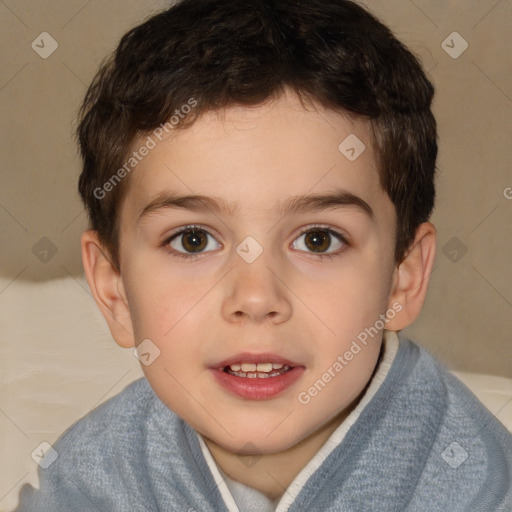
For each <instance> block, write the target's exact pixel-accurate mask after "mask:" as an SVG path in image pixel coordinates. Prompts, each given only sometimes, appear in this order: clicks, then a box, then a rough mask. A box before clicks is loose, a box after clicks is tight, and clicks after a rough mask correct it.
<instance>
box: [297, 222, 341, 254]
mask: <svg viewBox="0 0 512 512" xmlns="http://www.w3.org/2000/svg"><path fill="white" fill-rule="evenodd" d="M302 239H303V240H302ZM333 241H334V247H332V245H333ZM346 245H348V243H347V241H346V240H345V238H344V237H343V235H341V234H339V233H337V232H336V231H333V230H331V229H327V228H320V227H318V228H312V229H309V230H308V231H304V232H303V233H302V234H301V235H300V236H299V237H298V238H297V239H296V240H295V241H294V243H293V248H294V249H299V250H301V251H305V252H310V253H317V254H324V253H325V254H326V255H331V254H333V253H334V252H336V250H339V249H342V248H343V247H344V246H346ZM331 247H332V250H331V251H329V252H327V250H328V249H331Z"/></svg>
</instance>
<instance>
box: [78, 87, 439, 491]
mask: <svg viewBox="0 0 512 512" xmlns="http://www.w3.org/2000/svg"><path fill="white" fill-rule="evenodd" d="M349 134H356V135H357V137H358V138H359V139H361V140H362V141H363V142H364V144H365V146H366V150H365V151H364V152H363V153H362V154H361V155H360V156H359V157H358V158H357V159H356V160H355V161H353V162H351V161H349V160H348V159H347V158H345V156H343V155H342V154H341V152H340V151H339V150H338V146H339V144H340V142H341V141H343V140H344V139H345V138H346V137H347V136H348V135H349ZM142 140H145V137H144V138H141V141H142ZM137 144H140V141H136V143H135V144H134V147H137ZM129 179H130V186H129V188H128V192H127V195H126V198H125V200H124V202H123V203H122V207H121V211H120V240H119V243H120V255H121V256H120V271H119V272H118V271H116V270H115V268H114V267H113V266H112V265H111V263H110V259H109V256H108V253H107V251H106V250H105V249H104V248H103V247H102V245H101V243H100V242H99V241H98V237H97V234H96V232H94V231H87V232H85V233H84V234H83V236H82V255H83V262H84V268H85V272H86V276H87V280H88V282H89V285H90V287H91V290H92V293H93V295H94V298H95V300H96V301H97V303H98V305H99V307H100V309H101V310H102V312H103V314H104V315H105V318H106V320H107V322H108V324H109V327H110V330H111V332H112V335H113V337H114V339H115V340H116V341H117V343H118V344H119V345H121V346H122V347H133V346H136V345H138V344H140V343H141V342H142V341H143V340H145V339H149V340H151V342H152V343H154V344H155V345H156V346H157V347H158V348H159V350H160V356H159V357H158V358H156V359H155V360H154V362H152V364H150V365H148V366H142V368H143V370H144V373H145V376H146V378H147V379H148V381H149V383H150V384H151V386H152V387H153V389H154V390H155V392H156V394H157V395H158V396H159V398H160V399H161V400H162V401H163V402H164V403H165V404H166V405H167V406H168V407H169V408H170V409H172V410H173V411H174V412H176V413H177V414H178V415H179V416H181V417H182V418H183V419H184V420H185V421H186V422H188V423H189V424H190V425H191V426H192V427H193V428H194V429H195V430H196V431H197V432H199V433H200V434H201V435H202V436H203V438H204V440H205V442H206V444H207V446H208V448H209V449H210V452H211V453H212V455H213V457H214V459H215V461H216V462H217V464H218V465H219V466H220V467H221V468H222V469H223V470H224V471H225V472H226V473H227V474H228V475H231V477H232V478H234V479H236V480H238V481H240V482H243V483H245V484H246V485H249V486H252V487H254V488H256V489H258V490H260V491H261V492H263V493H264V494H266V495H267V496H269V497H270V498H272V499H275V498H278V497H279V496H280V495H282V493H283V492H284V490H285V489H286V488H287V487H288V486H289V484H290V483H291V482H292V480H293V479H294V478H295V476H296V475H297V474H298V473H299V472H300V470H301V469H302V468H303V467H304V466H305V465H306V464H307V462H308V461H309V460H310V459H311V458H312V457H313V456H314V455H315V453H316V452H317V451H318V450H319V449H320V447H321V446H322V445H323V444H324V443H325V441H326V440H327V439H328V437H329V436H330V435H331V434H332V432H334V430H335V429H336V428H337V427H338V426H339V425H340V423H341V422H342V421H343V420H344V419H345V418H346V416H347V415H348V414H349V413H350V411H351V410H352V409H353V408H354V407H355V405H356V404H357V403H358V401H359V400H360V398H361V396H362V394H363V392H364V390H365V388H366V386H367V385H368V383H369V381H370V378H371V376H372V373H373V371H374V370H375V367H376V364H377V362H378V358H379V351H380V347H381V342H382V331H380V332H379V335H377V336H375V337H374V338H373V339H372V340H371V342H370V343H368V344H367V346H366V347H364V348H363V349H362V350H361V352H360V353H359V354H357V356H355V357H354V358H353V359H352V361H350V363H349V364H348V365H347V366H346V367H345V368H344V369H343V371H342V372H339V373H338V374H337V375H336V377H335V378H333V379H332V380H331V382H329V383H328V385H326V386H325V388H324V389H323V390H322V391H321V392H320V393H318V395H317V396H315V397H313V398H312V399H311V401H310V402H309V403H308V404H306V405H304V404H302V403H300V402H299V401H298V398H297V397H298V394H299V393H300V392H303V391H307V390H308V388H309V387H310V386H311V385H312V384H313V383H314V382H315V381H316V380H317V379H319V378H321V376H322V374H323V373H324V372H326V371H327V369H328V368H329V367H331V366H332V365H333V363H334V362H335V361H336V359H337V357H338V355H340V354H343V353H344V352H345V351H346V350H348V349H349V347H350V345H351V343H352V341H353V340H354V339H355V338H356V337H357V335H358V334H359V333H360V332H362V331H364V329H365V328H367V327H370V326H373V325H374V324H375V322H376V321H377V320H378V319H379V315H381V314H385V313H386V311H387V310H388V309H390V308H392V307H393V304H397V303H398V304H400V305H401V307H402V309H401V311H400V313H398V314H397V315H396V316H395V317H394V318H393V319H392V320H390V321H389V322H388V323H387V325H386V328H387V329H391V330H400V329H402V328H404V327H405V326H407V325H409V324H410V323H411V322H412V321H414V319H415V318H416V317H417V315H418V314H419V311H420V309H421V306H422V304H423V301H424V297H425V293H426V290H427V284H428V277H429V275H430V272H431V269H432V265H433V261H434V254H435V228H434V226H433V225H432V224H431V223H428V222H427V223H424V224H422V225H421V226H420V227H419V228H418V230H417V233H416V238H415V240H414V242H413V244H412V245H411V248H410V250H409V252H408V254H407V256H406V258H405V259H404V260H403V261H402V262H401V263H400V264H399V265H398V264H396V262H395V261H394V259H393V255H394V246H395V231H396V213H395V208H394V206H393V204H392V202H391V201H390V199H389V197H388V196H387V194H386V193H385V191H384V190H383V189H382V188H381V187H380V185H379V179H378V172H377V167H376V163H375V160H374V153H373V150H372V147H371V140H370V137H369V132H368V126H367V125H366V124H365V123H364V122H363V121H361V120H358V119H351V118H349V117H348V116H345V115H342V114H339V113H335V112H333V111H330V110H326V109H324V108H322V107H320V106H319V105H310V106H309V107H307V108H304V106H303V105H302V104H301V103H300V101H299V100H298V98H297V96H296V95H295V94H293V93H292V92H290V91H286V92H285V93H284V94H283V95H281V96H280V97H279V98H277V99H274V100H269V101H267V102H265V103H264V104H262V105H259V106H257V107H238V106H236V107H234V106H232V107H229V108H227V109H225V110H223V111H222V112H219V111H214V112H210V113H207V114H203V115H202V116H201V117H200V118H199V119H198V120H197V121H196V122H195V123H194V124H193V125H192V126H191V127H190V128H187V129H185V130H176V131H175V132H173V133H172V134H171V136H170V137H168V138H167V139H166V140H164V141H162V142H159V143H158V144H157V146H156V147H155V148H154V149H152V150H151V151H150V153H149V154H148V155H147V156H146V157H145V158H144V159H143V160H142V161H141V162H140V163H139V164H138V165H137V167H136V169H135V170H134V171H133V172H132V174H131V175H130V178H129ZM337 189H343V190H345V191H348V192H350V193H352V194H354V195H355V196H358V197H360V198H362V199H363V200H364V201H365V202H366V203H367V204H369V205H370V207H371V208H372V210H373V217H372V218H370V217H369V216H368V215H367V214H366V213H364V211H363V210H362V209H361V208H358V207H357V206H354V205H344V206H341V207H336V208H331V209H327V210H324V211H310V212H302V213H293V214H290V215H285V216H283V215H282V214H280V213H277V212H274V211H273V208H274V207H275V206H276V205H277V204H279V203H282V202H283V201H286V200H287V199H288V198H290V197H292V196H305V195H312V194H325V193H329V192H332V191H334V190H337ZM164 192H172V193H176V194H180V195H181V194H182V195H187V194H202V195H205V196H210V197H216V198H222V199H223V200H225V201H226V202H235V203H236V205H237V207H238V208H237V209H236V210H234V211H232V212H225V213H220V212H214V211H213V210H211V209H209V210H207V211H205V212H194V211H190V210H184V209H174V208H159V209H156V210H153V211H152V212H150V213H147V214H146V215H143V216H142V219H139V216H140V215H141V212H142V211H143V209H144V208H145V206H146V205H148V204H149V203H150V202H151V201H152V200H153V199H154V198H155V197H157V196H158V195H159V194H161V193H164ZM188 224H199V225H200V226H201V228H202V229H205V230H207V231H208V233H209V234H210V235H211V236H208V235H205V236H206V240H207V241H208V242H207V244H206V242H205V244H204V245H202V246H201V247H202V249H201V250H202V252H201V253H200V254H199V256H198V257H197V258H195V259H192V260H188V259H185V258H182V257H179V256H176V253H178V252H179V251H181V252H182V253H186V252H187V251H186V248H185V247H184V245H183V243H184V237H183V236H182V237H180V236H178V237H176V238H174V239H173V242H172V245H169V244H167V245H165V244H164V245H162V243H163V242H164V241H165V240H166V239H168V238H169V237H170V236H171V235H173V234H174V233H176V232H177V231H179V228H183V226H186V225H188ZM315 224H321V225H322V227H323V229H325V227H328V228H329V229H331V230H333V231H335V232H338V233H340V234H343V235H344V236H345V237H346V239H347V241H348V244H343V243H340V242H339V241H337V239H336V238H335V237H334V236H333V237H330V238H329V237H327V238H328V239H329V240H330V241H331V245H330V247H329V248H328V249H327V250H325V252H326V253H329V254H334V256H333V257H332V258H327V257H324V258H323V259H322V258H320V257H319V255H318V253H316V252H314V248H313V249H311V245H309V246H308V245H307V244H306V241H307V240H306V239H307V235H304V234H301V233H303V231H307V230H308V229H310V231H318V228H311V226H312V225H315ZM323 233H325V231H323ZM203 234H204V233H203ZM248 236H251V237H252V238H254V239H255V240H256V241H257V242H258V244H259V245H260V246H261V248H262V249H263V252H262V253H261V255H260V256H259V257H258V258H257V259H256V260H255V261H254V262H252V263H247V262H246V261H245V260H244V259H242V258H241V257H240V256H239V254H237V252H236V248H237V247H238V246H239V244H240V243H241V242H242V241H243V240H244V239H245V238H246V237H248ZM187 247H188V248H189V249H190V245H188V246H187ZM323 247H324V246H323ZM240 352H251V353H261V352H272V353H274V354H278V355H280V356H282V357H285V358H287V359H291V360H293V361H296V362H299V363H300V364H301V365H303V366H304V367H305V370H304V372H303V374H302V375H301V377H300V378H299V379H298V380H297V381H296V382H295V383H294V384H293V385H292V386H291V387H290V388H288V389H286V390H285V391H284V392H283V393H281V394H280V395H278V396H277V397H275V398H272V399H268V400H248V399H242V398H239V397H236V396H233V395H232V394H230V393H229V392H227V391H225V390H224V389H223V388H221V387H220V386H219V385H218V384H217V382H216V381H215V379H214V378H213V376H212V372H211V370H210V369H209V368H210V367H211V366H212V365H215V363H219V362H220V361H222V360H224V359H226V358H228V357H231V356H233V355H235V354H238V353H240ZM247 443H251V445H250V446H247ZM251 454H256V455H257V456H258V457H259V459H258V460H257V462H256V463H255V464H254V465H246V463H245V460H244V459H243V457H241V455H251Z"/></svg>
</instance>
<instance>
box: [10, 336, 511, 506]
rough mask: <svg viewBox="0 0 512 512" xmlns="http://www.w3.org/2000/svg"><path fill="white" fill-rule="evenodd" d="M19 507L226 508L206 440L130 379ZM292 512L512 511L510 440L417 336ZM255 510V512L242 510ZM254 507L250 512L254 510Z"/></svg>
mask: <svg viewBox="0 0 512 512" xmlns="http://www.w3.org/2000/svg"><path fill="white" fill-rule="evenodd" d="M54 448H55V450H56V451H57V453H58V455H59V456H58V458H57V460H56V461H55V462H53V463H52V464H51V465H50V466H49V467H48V468H47V469H40V473H39V475H40V476H39V478H40V483H41V489H40V490H39V491H36V490H34V489H33V488H32V487H30V486H28V485H26V486H25V487H24V488H23V489H22V491H21V493H20V499H21V502H20V507H19V508H18V509H17V512H98V511H102V512H150V511H151V512H153V511H154V512H157V511H160V512H164V511H165V512H167V511H180V512H225V511H226V510H227V508H226V505H225V503H224V501H223V498H222V496H221V494H220V492H219V490H218V488H217V485H216V483H215V481H214V479H213V477H212V474H211V471H210V469H209V467H208V465H207V462H206V460H205V458H204V456H203V452H202V451H201V447H200V444H199V440H198V436H197V435H196V433H195V431H194V430H192V429H191V428H190V427H189V426H188V425H187V424H186V423H184V422H183V421H182V420H181V419H180V418H178V417H177V416H176V415H175V414H174V413H173V412H172V411H170V410H169V409H168V408H167V407H166V406H165V405H164V404H163V403H162V402H161V401H160V400H159V399H158V398H157V397H156V395H155V394H154V392H153V390H152V389H151V387H150V386H149V384H148V383H147V381H146V380H145V379H140V380H138V381H136V382H134V383H132V384H130V385H129V386H128V387H127V388H126V389H125V390H124V391H123V392H122V393H120V394H119V395H117V396H116V397H114V398H112V399H111V400H109V401H108V402H106V403H104V404H102V405H101V406H99V407H98V408H96V409H95V410H94V411H92V412H91V413H90V414H88V415H87V416H86V417H85V418H83V419H81V420H80V421H78V422H77V423H76V424H75V425H73V426H72V427H71V428H69V429H68V430H67V431H66V432H65V433H64V434H63V435H62V437H61V438H60V439H59V441H58V442H57V443H56V444H55V446H54ZM288 510H289V511H290V512H292V511H293V512H299V511H309V512H334V511H343V512H373V511H379V512H392V511H393V512H397V511H407V512H419V511H421V512H438V511H439V512H441V511H442V512H445V511H446V512H458V511H460V512H462V511H464V512H485V511H489V512H491V511H492V512H496V511H500V512H511V511H512V436H511V435H510V433H509V432H508V431H507V430H506V429H505V427H503V425H501V423H500V422H499V421H497V420H496V419H495V418H494V417H493V416H492V414H491V413H490V412H489V411H488V410H487V409H486V408H485V407H484V406H483V405H481V404H480V402H478V400H477V399H476V398H475V397H474V396H473V395H472V394H471V392H470V391H469V390H468V389H467V388H466V387H465V386H464V385H463V384H462V383H461V382H460V381H458V380H457V379H456V378H455V377H453V376H452V375H451V374H449V373H448V372H447V371H446V370H445V369H444V368H443V367H442V366H441V365H439V363H437V362H436V361H435V360H433V359H432V358H431V356H430V355H429V354H428V353H427V352H425V351H424V350H423V349H421V348H419V347H418V346H417V345H415V344H414V343H413V342H411V341H409V340H406V339H404V338H402V337H400V346H399V349H398V352H397V354H396V356H395V359H394V361H393V363H392V365H391V368H390V370H389V372H388V374H387V376H386V377H385V380H384V381H383V383H382V384H381V386H380V387H379V388H378V390H377V392H376V394H375V395H374V396H373V398H372V399H371V400H370V402H369V403H368V405H367V406H366V407H365V408H364V409H363V410H362V412H361V415H360V416H359V418H358V420H357V421H356V423H355V424H354V425H352V426H351V427H350V429H349V430H348V432H347V433H346V435H345V437H344V438H343V440H342V441H341V443H340V444H339V445H338V446H337V447H336V448H335V449H334V450H333V451H332V452H331V453H330V454H329V456H328V457H327V459H326V460H325V461H324V463H323V464H322V465H321V466H320V467H319V468H318V470H316V472H315V473H314V474H313V475H312V476H311V477H310V478H309V480H308V481H307V483H306V484H305V485H304V487H303V488H302V489H301V491H300V492H299V494H298V495H297V497H296V499H295V501H294V502H293V504H292V505H291V506H290V508H289V509H288ZM241 512H245V511H241ZM251 512H252V511H251Z"/></svg>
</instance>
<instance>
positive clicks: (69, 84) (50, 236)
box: [0, 0, 512, 376]
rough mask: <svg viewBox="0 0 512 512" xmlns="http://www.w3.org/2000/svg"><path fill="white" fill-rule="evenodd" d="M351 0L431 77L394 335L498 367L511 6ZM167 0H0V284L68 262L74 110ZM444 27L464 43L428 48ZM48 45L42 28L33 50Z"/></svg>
mask: <svg viewBox="0 0 512 512" xmlns="http://www.w3.org/2000/svg"><path fill="white" fill-rule="evenodd" d="M363 3H364V4H366V5H367V6H368V7H370V8H371V9H372V10H373V11H374V12H375V13H376V14H377V15H378V16H380V17H381V19H382V20H383V21H385V22H386V23H388V24H389V25H390V27H391V28H392V29H393V30H394V31H395V32H396V34H397V35H398V37H399V38H401V40H403V41H404V42H405V43H406V44H408V45H409V47H410V48H411V49H412V50H413V51H414V52H415V53H416V54H418V55H419V56H420V57H421V58H422V60H423V62H424V65H425V67H426V68H427V69H428V70H429V73H430V75H431V77H432V80H433V81H434V83H435V85H436V86H437V96H436V100H435V114H436V116H437V119H438V122H439V132H440V157H439V162H438V166H439V177H438V182H437V187H438V201H437V207H436V211H435V214H434V217H433V221H434V222H435V223H436V225H437V228H438V254H437V259H436V265H435V270H434V272H433V274H432V278H431V284H430V289H429V293H428V298H427V301H426V304H425V307H424V311H423V312H422V315H421V317H420V318H419V319H418V320H417V322H416V323H415V324H414V325H413V326H411V327H410V328H409V329H407V333H408V334H410V335H411V336H414V337H415V339H417V340H418V341H419V342H421V343H422V344H423V345H424V346H426V347H428V348H430V349H431V350H432V351H433V352H434V353H436V354H438V355H439V357H441V358H442V359H443V360H444V361H445V362H447V363H448V364H449V365H451V366H452V367H455V368H459V369H466V370H471V371H479V372H487V373H494V374H501V375H508V376H510V375H512V369H511V368H512V358H511V350H510V349H511V333H512V270H511V265H510V263H511V256H510V255H511V254H512V227H511V226H512V222H511V219H512V199H507V198H506V197H505V193H506V192H505V193H504V191H506V190H508V191H509V192H510V195H509V197H512V189H507V187H512V172H511V169H512V166H511V160H512V152H511V150H510V139H511V134H512V129H511V118H512V62H511V59H512V53H511V51H510V44H509V40H510V38H509V29H510V27H511V26H512V5H511V4H510V2H507V1H504V0H502V1H496V0H479V1H476V0H471V1H469V0H451V1H445V0H415V1H414V2H413V1H407V0H392V1H386V2H381V1H377V0H366V1H365V2H363ZM167 4H168V2H165V1H162V0H152V1H144V2H142V1H136V0H129V1H127V0H122V1H121V0H113V1H110V2H95V1H91V2H87V1H85V0H74V1H69V0H68V1H62V0H58V1H57V0H54V1H48V0H46V1H39V2H35V1H33V0H32V1H29V0H17V1H14V0H5V2H1V3H0V59H1V66H0V69H1V75H0V120H1V121H0V123H1V124H0V130H1V132H0V154H1V162H0V172H1V188H0V244H1V256H0V257H1V261H0V263H1V274H2V276H3V277H7V278H9V280H11V279H12V280H13V281H12V282H11V284H10V285H9V287H8V288H7V289H5V290H2V291H0V293H5V294H9V293H11V292H12V290H13V287H16V286H17V283H18V282H21V281H23V280H29V281H41V280H48V279H52V278H55V277H63V276H66V275H69V274H71V275H73V276H77V275H79V274H81V272H82V268H81V262H80V255H79V236H80V233H81V231H82V230H83V229H84V228H85V226H86V219H85V215H84V211H83V208H82V206H81V203H80V202H79V199H78V196H77V193H76V182H77V177H78V174H79V161H78V159H77V155H76V148H75V145H74V142H73V122H74V116H75V114H76V110H77V107H78V104H79V101H80V100H81V98H82V96H83V94H84V92H85V90H86V85H87V84H88V83H89V81H90V80H91V78H92V76H93V73H94V71H95V70H96V68H97V66H98V64H99V62H100V60H101V59H102V58H103V57H104V56H105V55H106V54H107V53H108V52H109V51H110V50H112V49H113V48H114V46H115V45H116V43H117V41H118V39H119V37H120V36H121V35H122V34H123V33H124V32H125V31H126V30H127V29H128V28H129V27H131V26H132V25H133V24H134V23H136V22H139V21H141V20H142V19H143V18H144V17H146V16H148V15H150V14H151V13H152V12H154V11H156V10H159V9H160V8H162V7H164V6H165V5H167ZM454 31H456V32H458V33H460V34H461V35H462V37H463V38H464V39H465V40H466V41H467V43H468V45H469V46H468V48H467V50H466V51H465V52H464V53H463V54H462V55H460V56H459V57H458V58H455V59H454V58H452V57H450V56H449V55H448V54H447V53H446V51H445V50H444V49H443V48H442V47H441V43H442V42H443V40H445V39H446V38H447V36H448V35H449V34H451V33H452V32H454ZM41 32H48V33H49V34H51V36H52V37H53V38H54V39H55V40H56V41H57V43H58V48H57V50H56V51H55V52H54V53H53V54H52V55H50V56H49V57H48V58H47V59H43V58H41V57H40V56H39V55H38V54H37V53H36V51H34V50H33V49H32V47H31V43H32V41H34V40H35V42H36V43H38V44H39V45H40V46H42V43H41V42H40V40H41V38H38V37H37V36H39V34H40V33H41ZM448 41H450V40H448ZM448 44H451V43H450V42H449V43H448ZM49 45H50V42H49V41H48V40H46V41H45V48H44V49H43V48H39V51H48V49H49V48H50V46H49ZM454 45H455V47H454V51H456V50H458V49H459V48H460V43H459V42H454ZM43 237H45V238H44V239H43V241H40V240H41V239H42V238H43ZM48 240H50V241H51V242H49V241H48ZM38 242H39V245H37V244H38ZM34 248H35V249H34ZM41 250H48V251H49V252H48V253H47V257H48V258H50V259H49V260H48V261H47V262H44V261H40V259H38V257H37V256H36V255H35V254H34V252H38V251H39V256H43V255H44V254H42V253H41V252H40V251H41ZM52 251H53V252H55V251H56V252H55V254H53V255H52ZM454 251H455V252H454ZM466 251H467V252H466ZM463 252H465V254H463ZM454 257H459V258H460V259H459V260H458V261H452V260H453V259H454Z"/></svg>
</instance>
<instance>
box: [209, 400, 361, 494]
mask: <svg viewBox="0 0 512 512" xmlns="http://www.w3.org/2000/svg"><path fill="white" fill-rule="evenodd" d="M359 399H360V397H358V398H357V399H356V400H354V402H353V403H352V404H351V405H350V406H349V407H347V408H346V409H344V410H343V411H342V412H341V413H340V414H338V415H337V416H335V417H334V418H333V419H332V420H330V421H329V422H327V423H326V424H325V425H323V426H322V427H321V428H320V429H319V430H316V431H315V432H314V433H313V434H311V435H310V436H308V437H306V438H305V439H303V440H302V441H300V442H299V443H297V444H296V445H294V446H292V447H291V448H288V449H287V450H285V451H282V452H278V453H268V454H263V455H259V454H258V455H257V456H258V457H259V458H258V460H257V461H254V463H253V464H251V458H250V457H251V455H246V456H241V455H240V454H237V453H233V452H230V451H228V450H226V449H225V448H223V447H222V446H219V445H218V444H216V443H215V442H213V441H212V440H211V439H208V438H206V437H204V436H203V439H204V441H205V443H206V445H207V446H208V449H209V450H210V452H211V454H212V457H213V459H214V460H215V462H216V463H217V465H218V466H219V467H220V469H221V470H222V471H224V473H226V474H227V475H228V477H229V478H231V479H232V480H236V481H237V482H240V483H242V484H244V485H247V486H249V487H252V488H253V489H256V490H258V491H260V492H261V493H263V494H264V495H265V496H267V497H268V498H269V499H271V500H272V501H274V500H277V499H278V498H280V497H281V496H282V494H283V493H284V492H285V490H286V489H287V488H288V487H289V485H290V484H291V483H292V481H293V480H294V479H295V477H296V476H297V475H298V474H299V473H300V471H301V470H302V469H303V468H304V467H305V466H306V465H307V464H308V462H309V461H310V460H311V459H312V458H313V457H314V456H315V455H316V454H317V453H318V451H319V450H320V448H321V447H322V446H323V445H324V444H325V442H326V441H327V439H328V438H329V437H330V436H331V434H332V433H333V432H334V431H335V430H336V429H337V428H338V427H339V425H340V424H341V423H342V422H343V421H344V420H345V418H346V417H347V416H348V415H349V414H350V412H351V411H352V410H353V409H354V407H355V406H356V405H357V402H359Z"/></svg>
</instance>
